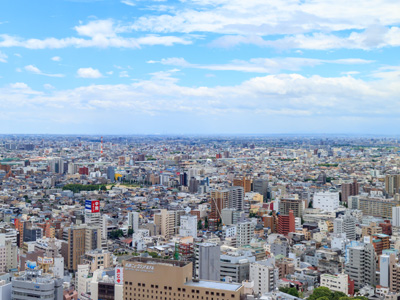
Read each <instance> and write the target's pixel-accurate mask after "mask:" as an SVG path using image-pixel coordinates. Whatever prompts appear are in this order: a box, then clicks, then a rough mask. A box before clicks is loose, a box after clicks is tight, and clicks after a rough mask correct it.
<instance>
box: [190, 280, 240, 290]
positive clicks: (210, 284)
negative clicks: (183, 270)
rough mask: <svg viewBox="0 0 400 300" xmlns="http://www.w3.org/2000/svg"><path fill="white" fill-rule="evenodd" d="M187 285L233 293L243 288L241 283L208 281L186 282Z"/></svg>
mask: <svg viewBox="0 0 400 300" xmlns="http://www.w3.org/2000/svg"><path fill="white" fill-rule="evenodd" d="M185 285H186V286H191V287H202V288H207V289H215V290H224V291H231V292H235V291H237V290H238V289H239V288H240V287H241V286H242V285H241V284H239V283H226V282H219V281H208V280H200V281H189V282H186V283H185Z"/></svg>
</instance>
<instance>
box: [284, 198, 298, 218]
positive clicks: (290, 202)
mask: <svg viewBox="0 0 400 300" xmlns="http://www.w3.org/2000/svg"><path fill="white" fill-rule="evenodd" d="M303 205H304V203H303V201H302V200H300V199H297V198H282V199H280V201H279V212H280V213H281V214H283V215H289V211H290V210H293V214H294V216H295V218H301V217H302V216H303Z"/></svg>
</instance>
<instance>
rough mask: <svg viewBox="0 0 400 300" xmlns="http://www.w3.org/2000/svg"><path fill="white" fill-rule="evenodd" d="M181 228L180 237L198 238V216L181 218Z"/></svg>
mask: <svg viewBox="0 0 400 300" xmlns="http://www.w3.org/2000/svg"><path fill="white" fill-rule="evenodd" d="M180 224H181V225H180V228H179V235H180V236H183V237H184V236H192V237H194V238H195V237H197V216H193V215H184V216H181V222H180Z"/></svg>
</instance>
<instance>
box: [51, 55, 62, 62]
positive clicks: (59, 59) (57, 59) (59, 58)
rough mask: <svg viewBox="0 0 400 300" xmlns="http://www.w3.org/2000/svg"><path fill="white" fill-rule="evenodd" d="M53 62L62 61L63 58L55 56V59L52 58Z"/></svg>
mask: <svg viewBox="0 0 400 300" xmlns="http://www.w3.org/2000/svg"><path fill="white" fill-rule="evenodd" d="M51 60H52V61H61V57H59V56H53V57H52V58H51Z"/></svg>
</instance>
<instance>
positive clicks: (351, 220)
mask: <svg viewBox="0 0 400 300" xmlns="http://www.w3.org/2000/svg"><path fill="white" fill-rule="evenodd" d="M356 221H357V219H356V218H355V217H353V216H352V215H351V214H350V211H349V210H347V211H346V214H345V215H344V216H340V217H339V218H336V219H335V220H334V221H333V232H334V233H336V234H342V233H345V234H346V238H348V239H349V240H355V239H356Z"/></svg>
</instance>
